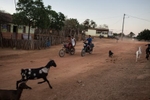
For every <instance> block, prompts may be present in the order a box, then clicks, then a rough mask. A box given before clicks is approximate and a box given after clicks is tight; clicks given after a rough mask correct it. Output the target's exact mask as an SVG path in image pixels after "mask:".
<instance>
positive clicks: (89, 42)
mask: <svg viewBox="0 0 150 100" xmlns="http://www.w3.org/2000/svg"><path fill="white" fill-rule="evenodd" d="M86 41H88V46H89V47H90V50H91V51H92V47H91V44H92V37H91V35H89V37H88V38H87V39H86Z"/></svg>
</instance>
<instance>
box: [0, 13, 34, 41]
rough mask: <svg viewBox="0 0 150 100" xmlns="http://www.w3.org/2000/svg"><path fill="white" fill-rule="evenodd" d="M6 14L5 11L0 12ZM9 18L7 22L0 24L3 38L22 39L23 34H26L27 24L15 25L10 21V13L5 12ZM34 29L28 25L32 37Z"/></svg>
mask: <svg viewBox="0 0 150 100" xmlns="http://www.w3.org/2000/svg"><path fill="white" fill-rule="evenodd" d="M1 14H7V13H1ZM7 16H8V17H9V18H10V20H9V22H8V23H6V24H2V25H0V28H1V31H2V35H3V38H5V39H23V34H28V30H29V26H25V25H19V26H18V25H15V24H13V23H12V15H11V14H7ZM34 31H35V29H34V28H32V27H30V35H31V37H32V38H34Z"/></svg>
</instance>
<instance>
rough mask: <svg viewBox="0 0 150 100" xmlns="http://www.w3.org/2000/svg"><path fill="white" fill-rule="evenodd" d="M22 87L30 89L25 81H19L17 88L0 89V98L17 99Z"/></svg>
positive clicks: (0, 99)
mask: <svg viewBox="0 0 150 100" xmlns="http://www.w3.org/2000/svg"><path fill="white" fill-rule="evenodd" d="M23 89H30V87H28V86H27V85H26V84H25V83H21V84H20V85H19V88H18V89H17V90H2V89H0V100H19V99H20V97H21V94H22V91H23Z"/></svg>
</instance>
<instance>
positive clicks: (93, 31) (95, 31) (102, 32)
mask: <svg viewBox="0 0 150 100" xmlns="http://www.w3.org/2000/svg"><path fill="white" fill-rule="evenodd" d="M108 32H109V29H105V28H89V29H88V30H87V31H86V32H85V34H86V35H91V36H98V37H99V36H101V37H108Z"/></svg>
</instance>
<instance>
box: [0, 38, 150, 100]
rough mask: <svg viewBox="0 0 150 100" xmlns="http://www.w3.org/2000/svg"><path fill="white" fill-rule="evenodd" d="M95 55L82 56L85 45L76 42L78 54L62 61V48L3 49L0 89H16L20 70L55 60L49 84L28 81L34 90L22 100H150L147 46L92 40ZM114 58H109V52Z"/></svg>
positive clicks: (130, 41) (26, 93)
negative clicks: (33, 49)
mask: <svg viewBox="0 0 150 100" xmlns="http://www.w3.org/2000/svg"><path fill="white" fill-rule="evenodd" d="M93 42H94V44H95V47H94V51H93V54H86V55H85V57H81V56H80V52H81V49H82V45H83V43H82V42H81V41H80V42H77V46H76V53H75V55H73V56H71V55H68V54H66V55H65V57H63V58H60V57H59V56H58V51H59V50H60V49H61V46H62V45H57V46H52V47H51V48H49V49H46V50H35V51H24V50H10V49H0V73H1V75H0V88H1V89H15V83H16V81H17V80H19V79H20V78H21V76H20V69H21V68H36V67H40V66H43V65H45V64H46V63H47V62H48V61H49V60H50V59H54V60H55V61H56V63H57V67H56V68H54V67H52V68H51V69H50V72H49V75H48V79H49V80H50V82H51V85H52V86H53V89H49V87H48V85H47V83H43V84H40V85H39V84H37V82H38V81H41V80H33V81H28V82H27V84H28V85H29V86H31V87H32V90H24V91H23V93H22V96H21V100H150V62H149V61H147V60H146V59H145V52H144V51H145V48H146V47H145V46H144V45H145V44H146V43H144V42H137V41H132V40H123V41H119V42H118V43H117V42H116V41H115V40H112V39H99V38H95V39H94V40H93ZM138 46H142V52H143V54H142V56H141V58H140V59H139V60H138V62H135V51H136V50H137V48H138ZM109 50H112V51H113V52H114V57H113V58H109V57H108V51H109Z"/></svg>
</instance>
